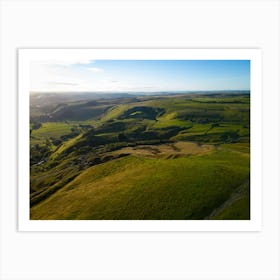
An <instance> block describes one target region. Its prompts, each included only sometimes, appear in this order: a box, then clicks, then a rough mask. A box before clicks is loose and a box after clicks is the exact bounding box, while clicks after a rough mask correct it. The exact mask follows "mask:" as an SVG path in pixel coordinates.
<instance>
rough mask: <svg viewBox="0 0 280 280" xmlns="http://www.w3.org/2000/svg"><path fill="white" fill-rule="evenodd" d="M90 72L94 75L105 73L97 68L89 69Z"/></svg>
mask: <svg viewBox="0 0 280 280" xmlns="http://www.w3.org/2000/svg"><path fill="white" fill-rule="evenodd" d="M88 70H89V71H91V72H93V73H103V72H104V70H103V69H102V68H97V67H90V68H88Z"/></svg>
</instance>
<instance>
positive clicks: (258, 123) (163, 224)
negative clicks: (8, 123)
mask: <svg viewBox="0 0 280 280" xmlns="http://www.w3.org/2000/svg"><path fill="white" fill-rule="evenodd" d="M67 59H71V60H73V59H92V60H98V59H190V60H192V59H193V60H194V59H196V60H202V59H216V60H225V59H227V60H229V59H240V60H242V59H244V60H250V61H251V219H250V220H248V221H212V220H211V221H208V220H196V221H193V220H186V221H181V220H180V221H177V220H174V221H169V220H167V221H146V220H143V221H134V220H133V221H122V220H121V221H107V220H106V221H105V220H102V221H88V220H87V221H84V220H73V221H69V220H63V221H60V220H59V221H58V220H55V221H53V220H51V221H49V220H48V221H46V220H30V219H29V81H30V77H29V75H30V73H29V65H30V61H32V60H67ZM261 64H262V63H261V50H259V49H19V50H18V95H19V96H18V100H19V114H18V117H19V119H18V129H19V140H18V148H19V158H18V159H19V160H18V170H19V174H18V197H19V205H18V230H19V231H261V229H262V90H261V89H262V82H261V81H262V65H261Z"/></svg>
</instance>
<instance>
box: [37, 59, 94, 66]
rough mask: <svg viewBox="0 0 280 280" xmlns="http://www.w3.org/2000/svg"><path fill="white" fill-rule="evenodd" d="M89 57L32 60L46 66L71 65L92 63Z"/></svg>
mask: <svg viewBox="0 0 280 280" xmlns="http://www.w3.org/2000/svg"><path fill="white" fill-rule="evenodd" d="M94 62H95V61H94V60H91V59H67V60H42V61H41V60H40V61H33V63H35V64H39V65H42V66H43V65H46V66H72V65H79V64H80V65H88V64H92V63H94Z"/></svg>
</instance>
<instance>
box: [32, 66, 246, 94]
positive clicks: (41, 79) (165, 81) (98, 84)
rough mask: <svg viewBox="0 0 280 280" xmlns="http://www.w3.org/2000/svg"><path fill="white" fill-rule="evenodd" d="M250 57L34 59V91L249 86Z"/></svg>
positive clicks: (152, 89)
mask: <svg viewBox="0 0 280 280" xmlns="http://www.w3.org/2000/svg"><path fill="white" fill-rule="evenodd" d="M249 89H250V61H249V60H73V61H70V60H67V61H32V62H31V63H30V91H32V92H85V91H97V92H157V91H204V90H205V91H206V90H207V91H211V90H249Z"/></svg>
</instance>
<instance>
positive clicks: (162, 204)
mask: <svg viewBox="0 0 280 280" xmlns="http://www.w3.org/2000/svg"><path fill="white" fill-rule="evenodd" d="M52 98H53V97H52ZM30 111H31V117H30V205H31V209H30V213H31V214H30V215H31V219H43V220H61V219H67V220H69V219H79V220H100V219H102V220H116V219H117V220H128V219H132V220H202V219H225V220H235V219H238V220H239V219H241V220H244V219H245V220H246V219H250V95H249V94H222V93H221V94H180V95H179V94H178V95H161V96H141V95H139V96H131V97H127V96H125V97H123V98H122V97H120V98H115V99H114V98H111V99H109V98H108V99H102V98H101V99H94V100H90V99H87V100H78V101H71V102H68V103H61V100H60V99H59V100H57V102H56V101H55V99H54V98H53V99H52V101H51V102H49V103H48V105H46V106H43V105H42V106H41V107H40V106H38V104H37V103H36V106H35V105H33V104H32V99H31V110H30ZM33 112H34V113H33Z"/></svg>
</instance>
